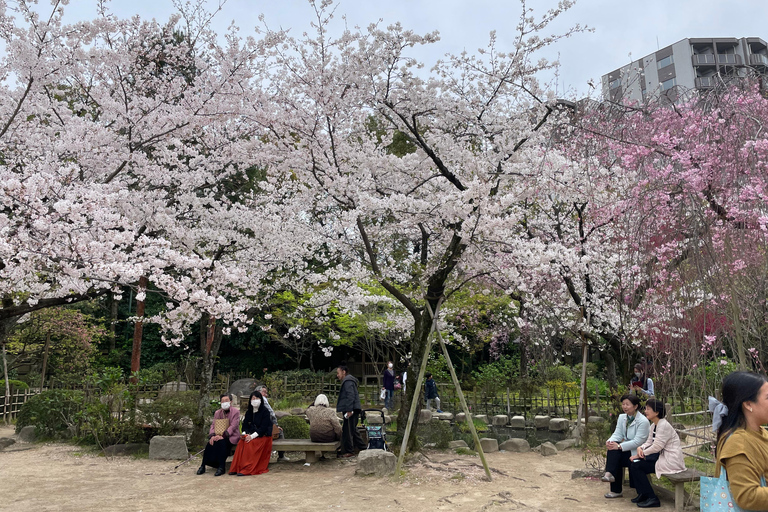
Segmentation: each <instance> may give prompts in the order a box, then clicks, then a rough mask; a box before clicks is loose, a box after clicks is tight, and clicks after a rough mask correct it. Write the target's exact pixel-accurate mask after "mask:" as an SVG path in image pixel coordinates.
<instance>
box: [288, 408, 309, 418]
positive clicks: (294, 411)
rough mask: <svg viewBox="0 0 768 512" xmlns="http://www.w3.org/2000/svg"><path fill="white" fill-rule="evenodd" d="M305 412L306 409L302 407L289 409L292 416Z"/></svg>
mask: <svg viewBox="0 0 768 512" xmlns="http://www.w3.org/2000/svg"><path fill="white" fill-rule="evenodd" d="M306 413H307V410H306V409H302V408H301V407H294V408H293V409H291V415H292V416H304V415H305V414H306Z"/></svg>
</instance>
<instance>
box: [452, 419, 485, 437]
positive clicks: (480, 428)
mask: <svg viewBox="0 0 768 512" xmlns="http://www.w3.org/2000/svg"><path fill="white" fill-rule="evenodd" d="M472 423H474V424H475V430H476V431H477V433H478V434H479V433H480V432H487V431H488V424H487V423H486V422H484V421H483V420H479V419H477V418H472ZM457 425H458V426H459V432H462V433H467V432H468V433H470V435H471V433H472V431H471V430H470V428H469V424H468V423H467V422H466V421H462V422H461V423H457Z"/></svg>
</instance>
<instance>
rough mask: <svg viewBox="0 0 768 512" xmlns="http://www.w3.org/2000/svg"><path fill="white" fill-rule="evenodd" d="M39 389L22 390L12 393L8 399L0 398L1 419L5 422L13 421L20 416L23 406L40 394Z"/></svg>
mask: <svg viewBox="0 0 768 512" xmlns="http://www.w3.org/2000/svg"><path fill="white" fill-rule="evenodd" d="M39 393H40V391H39V390H37V389H20V390H14V391H11V394H10V395H9V396H8V397H7V402H8V403H6V396H5V395H3V396H0V418H2V419H3V421H7V420H12V419H14V418H16V416H18V414H19V411H20V410H21V406H22V405H24V404H25V403H26V402H27V400H29V399H30V398H32V397H33V396H35V395H37V394H39Z"/></svg>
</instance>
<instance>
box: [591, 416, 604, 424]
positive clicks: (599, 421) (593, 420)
mask: <svg viewBox="0 0 768 512" xmlns="http://www.w3.org/2000/svg"><path fill="white" fill-rule="evenodd" d="M587 421H589V422H590V423H592V424H593V425H601V424H603V423H605V418H603V417H602V416H590V417H589V418H588V419H587Z"/></svg>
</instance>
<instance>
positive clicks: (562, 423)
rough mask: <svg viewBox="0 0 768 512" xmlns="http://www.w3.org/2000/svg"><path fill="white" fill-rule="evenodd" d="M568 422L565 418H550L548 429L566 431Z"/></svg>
mask: <svg viewBox="0 0 768 512" xmlns="http://www.w3.org/2000/svg"><path fill="white" fill-rule="evenodd" d="M569 426H570V422H569V421H568V420H567V419H565V418H552V419H551V420H549V430H551V431H552V432H567V431H568V427H569Z"/></svg>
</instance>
